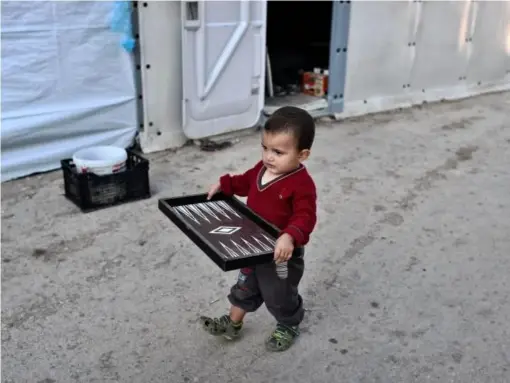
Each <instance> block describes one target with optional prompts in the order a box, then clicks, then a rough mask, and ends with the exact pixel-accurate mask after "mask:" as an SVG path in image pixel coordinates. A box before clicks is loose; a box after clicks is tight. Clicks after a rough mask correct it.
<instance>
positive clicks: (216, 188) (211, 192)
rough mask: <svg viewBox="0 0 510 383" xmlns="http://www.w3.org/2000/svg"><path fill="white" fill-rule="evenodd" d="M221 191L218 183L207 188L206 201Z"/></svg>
mask: <svg viewBox="0 0 510 383" xmlns="http://www.w3.org/2000/svg"><path fill="white" fill-rule="evenodd" d="M220 189H221V184H220V183H219V182H217V183H215V184H214V185H212V186H211V187H210V188H209V193H207V199H208V200H210V199H211V198H212V196H213V195H215V194H216V193H218V192H219V191H220Z"/></svg>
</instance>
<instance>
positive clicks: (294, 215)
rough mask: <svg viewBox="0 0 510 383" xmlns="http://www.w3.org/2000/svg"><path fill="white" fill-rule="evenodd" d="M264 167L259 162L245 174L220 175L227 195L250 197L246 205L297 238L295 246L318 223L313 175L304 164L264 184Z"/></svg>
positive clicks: (222, 188) (303, 243) (222, 187)
mask: <svg viewBox="0 0 510 383" xmlns="http://www.w3.org/2000/svg"><path fill="white" fill-rule="evenodd" d="M264 171H265V167H264V165H263V163H262V161H260V162H259V163H257V165H255V166H254V167H253V168H251V169H249V170H248V171H247V172H246V173H244V174H240V175H235V176H231V175H229V174H226V175H224V176H222V177H221V178H220V184H221V191H222V192H223V193H224V194H225V195H228V196H231V195H238V196H241V197H248V200H247V205H248V207H249V208H250V209H252V210H253V211H254V212H256V213H257V214H258V215H259V216H261V217H262V218H264V219H265V220H266V221H269V222H270V223H272V224H273V225H275V226H277V227H278V228H280V229H281V230H282V232H281V233H280V235H281V234H283V233H287V234H289V235H290V236H291V237H292V238H294V245H295V246H303V245H306V244H307V243H308V241H309V240H310V234H311V233H312V231H313V229H314V227H315V224H316V222H317V215H316V214H317V213H316V210H317V192H316V189H315V183H314V182H313V180H312V177H311V176H310V174H309V173H308V171H307V170H306V168H305V167H304V166H303V165H301V166H300V167H299V168H298V169H296V170H294V171H292V172H291V173H288V174H285V175H282V176H280V177H278V178H276V179H274V180H273V181H270V182H268V183H266V184H265V185H261V181H262V176H263V174H264Z"/></svg>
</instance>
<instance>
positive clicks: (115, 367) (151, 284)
mask: <svg viewBox="0 0 510 383" xmlns="http://www.w3.org/2000/svg"><path fill="white" fill-rule="evenodd" d="M259 147H260V144H259V138H258V135H257V134H253V135H252V136H249V137H245V138H243V139H242V141H241V142H239V143H237V144H236V145H235V146H233V147H231V148H228V149H225V150H223V151H220V152H214V153H208V152H201V151H200V150H199V149H198V148H196V147H186V148H184V149H182V150H179V151H177V152H168V153H158V154H155V155H151V156H149V158H150V160H151V169H150V177H151V184H152V189H153V193H154V195H153V197H152V198H151V199H148V200H144V201H142V202H136V203H132V204H127V205H122V206H118V207H114V208H110V209H106V210H102V211H98V212H95V213H90V214H81V213H80V212H79V211H78V210H77V208H76V207H75V206H74V205H72V204H71V203H69V202H68V201H67V200H65V199H64V198H63V196H62V193H63V187H62V179H61V174H60V172H55V173H51V174H45V175H41V176H35V177H31V178H27V179H23V180H18V181H13V182H8V183H5V184H3V185H2V382H6V383H7V382H13V383H14V382H15V383H21V382H36V383H38V382H39V383H43V382H44V383H51V382H59V383H60V382H62V383H67V382H140V383H145V382H152V383H156V382H171V383H179V382H208V383H216V382H218V383H220V382H221V383H227V382H257V383H262V382H293V383H296V382H306V383H310V382H325V383H326V382H327V383H330V382H360V383H369V382H374V383H375V382H379V383H400V382H402V383H411V382H440V383H444V382H459V383H468V382H469V383H470V382H473V383H482V382H483V383H485V382H487V383H488V382H494V383H507V382H510V325H509V323H510V282H509V276H510V236H509V233H510V171H509V166H510V94H508V93H507V94H493V95H488V96H482V97H478V98H473V99H469V100H464V101H461V102H455V103H442V104H437V105H429V106H425V107H418V108H413V109H410V110H405V111H401V112H396V113H385V114H380V115H374V116H368V117H362V118H357V119H354V120H350V121H344V122H321V123H320V126H319V128H318V131H317V138H316V143H315V146H314V152H313V155H312V158H311V159H310V160H309V162H308V167H309V170H310V172H311V173H312V174H313V175H314V177H315V179H316V183H317V186H318V191H319V198H320V201H319V202H320V203H319V223H318V227H317V230H316V232H315V234H314V236H313V239H312V241H311V243H310V245H309V246H308V249H307V255H306V262H307V266H306V267H307V269H306V272H305V277H304V280H303V283H302V288H301V292H302V294H303V297H304V300H305V305H306V309H307V314H306V318H305V321H304V323H303V334H302V336H301V338H300V339H299V341H298V342H297V343H296V345H295V346H294V347H293V348H292V349H290V350H289V351H288V352H286V353H283V354H269V353H267V352H266V351H265V349H264V347H263V343H264V339H265V337H266V336H267V335H268V334H269V333H270V331H271V330H272V328H273V325H274V323H273V320H272V318H271V317H270V316H269V314H268V313H267V311H266V309H265V308H264V307H263V308H261V310H259V312H257V313H255V314H253V315H252V316H250V317H248V318H247V322H246V326H245V330H246V332H245V336H244V338H243V339H242V340H240V341H238V342H235V343H226V342H225V341H222V340H219V339H216V338H212V337H210V336H208V335H207V334H205V333H203V332H202V331H201V329H200V328H199V326H198V323H197V317H198V315H199V314H202V313H207V314H222V313H223V312H224V311H225V309H226V308H227V301H226V298H225V296H226V293H227V292H228V288H229V286H230V284H231V283H233V282H234V281H235V279H236V273H235V272H228V273H224V272H222V271H221V270H220V269H219V268H217V267H216V266H215V265H214V264H213V263H212V262H211V261H210V260H209V259H208V258H207V257H206V256H205V255H204V254H202V253H201V252H200V251H199V250H198V249H197V247H196V246H195V245H193V244H192V243H191V241H190V240H188V239H187V238H186V237H185V236H184V235H183V234H182V233H181V232H180V231H179V230H178V229H176V227H174V226H173V224H172V223H171V222H170V221H169V220H168V219H167V218H166V217H165V216H164V215H163V214H162V213H161V212H160V211H159V210H158V207H157V200H158V198H162V197H171V196H178V195H184V194H190V193H195V192H202V191H205V190H206V188H207V186H208V185H209V184H210V183H211V182H213V181H215V180H216V179H217V177H218V176H219V175H221V174H222V173H224V172H237V171H242V170H244V169H246V168H247V167H248V166H251V165H252V164H253V163H254V162H255V161H257V160H258V158H259Z"/></svg>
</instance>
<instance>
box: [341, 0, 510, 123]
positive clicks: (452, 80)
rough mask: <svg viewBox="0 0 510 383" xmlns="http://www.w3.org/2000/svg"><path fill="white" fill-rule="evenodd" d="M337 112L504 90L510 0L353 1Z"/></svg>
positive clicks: (509, 71)
mask: <svg viewBox="0 0 510 383" xmlns="http://www.w3.org/2000/svg"><path fill="white" fill-rule="evenodd" d="M348 41H349V42H348V54H347V72H346V85H345V107H344V112H343V113H342V114H341V116H352V115H362V114H365V113H370V112H378V111H383V110H389V109H394V108H398V107H407V106H411V105H415V104H421V103H422V102H424V101H426V102H433V101H439V100H442V99H447V100H454V99H459V98H464V97H468V96H473V95H477V94H481V93H486V92H495V91H501V90H508V89H510V2H508V1H471V0H466V1H353V2H352V3H351V15H350V26H349V39H348Z"/></svg>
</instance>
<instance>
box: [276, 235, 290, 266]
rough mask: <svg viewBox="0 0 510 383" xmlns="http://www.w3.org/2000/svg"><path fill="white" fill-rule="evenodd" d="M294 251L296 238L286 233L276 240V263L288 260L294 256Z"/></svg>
mask: <svg viewBox="0 0 510 383" xmlns="http://www.w3.org/2000/svg"><path fill="white" fill-rule="evenodd" d="M293 251H294V240H293V239H292V237H291V236H290V235H289V234H287V233H284V234H283V235H281V236H280V238H278V239H277V240H276V246H275V249H274V260H275V262H276V263H282V262H287V261H288V260H289V259H290V258H291V257H292V252H293Z"/></svg>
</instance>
